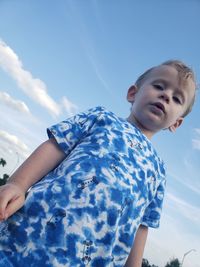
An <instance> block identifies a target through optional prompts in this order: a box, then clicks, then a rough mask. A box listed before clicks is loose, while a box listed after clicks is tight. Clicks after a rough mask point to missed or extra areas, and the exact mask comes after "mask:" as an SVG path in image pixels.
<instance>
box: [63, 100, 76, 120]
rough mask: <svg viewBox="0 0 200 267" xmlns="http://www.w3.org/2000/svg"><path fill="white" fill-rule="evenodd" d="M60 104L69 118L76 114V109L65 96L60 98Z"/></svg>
mask: <svg viewBox="0 0 200 267" xmlns="http://www.w3.org/2000/svg"><path fill="white" fill-rule="evenodd" d="M61 102H62V107H63V108H64V109H65V110H66V111H67V114H68V115H69V116H72V115H74V114H75V113H76V112H77V110H78V107H77V106H76V105H75V104H73V103H72V102H70V101H69V99H68V98H67V97H66V96H64V97H63V98H62V101H61Z"/></svg>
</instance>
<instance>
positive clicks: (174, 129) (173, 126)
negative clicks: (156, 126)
mask: <svg viewBox="0 0 200 267" xmlns="http://www.w3.org/2000/svg"><path fill="white" fill-rule="evenodd" d="M182 122H183V118H182V117H180V118H178V119H177V120H176V122H175V123H174V124H172V125H171V126H169V127H168V129H169V130H170V132H172V133H174V132H175V131H176V129H177V128H178V127H179V126H181V124H182Z"/></svg>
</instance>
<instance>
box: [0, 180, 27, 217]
mask: <svg viewBox="0 0 200 267" xmlns="http://www.w3.org/2000/svg"><path fill="white" fill-rule="evenodd" d="M24 200H25V192H24V191H23V190H22V189H21V188H20V187H19V186H18V185H15V184H12V183H8V184H6V185H3V186H0V221H2V220H6V219H7V218H8V217H9V216H11V215H12V214H13V213H15V212H16V211H17V210H18V209H20V208H21V207H22V206H23V204H24Z"/></svg>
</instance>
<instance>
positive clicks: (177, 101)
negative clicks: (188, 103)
mask: <svg viewBox="0 0 200 267" xmlns="http://www.w3.org/2000/svg"><path fill="white" fill-rule="evenodd" d="M173 99H174V101H175V102H176V103H177V104H180V105H181V104H182V101H181V99H180V98H179V97H177V96H174V97H173Z"/></svg>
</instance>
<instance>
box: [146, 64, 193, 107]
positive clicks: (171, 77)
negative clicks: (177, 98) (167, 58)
mask: <svg viewBox="0 0 200 267" xmlns="http://www.w3.org/2000/svg"><path fill="white" fill-rule="evenodd" d="M146 79H147V81H148V82H153V81H156V80H160V81H162V80H163V81H164V82H166V83H167V84H169V85H170V86H171V87H173V88H174V89H176V90H177V91H182V92H183V93H184V94H185V95H186V97H187V98H188V102H190V101H191V99H193V97H194V95H195V82H194V81H193V79H192V78H187V79H186V78H184V77H181V75H180V74H179V73H178V71H177V70H176V69H175V68H174V67H172V66H167V65H160V66H158V67H155V68H154V69H152V71H151V72H150V73H149V74H148V77H147V78H146Z"/></svg>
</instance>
